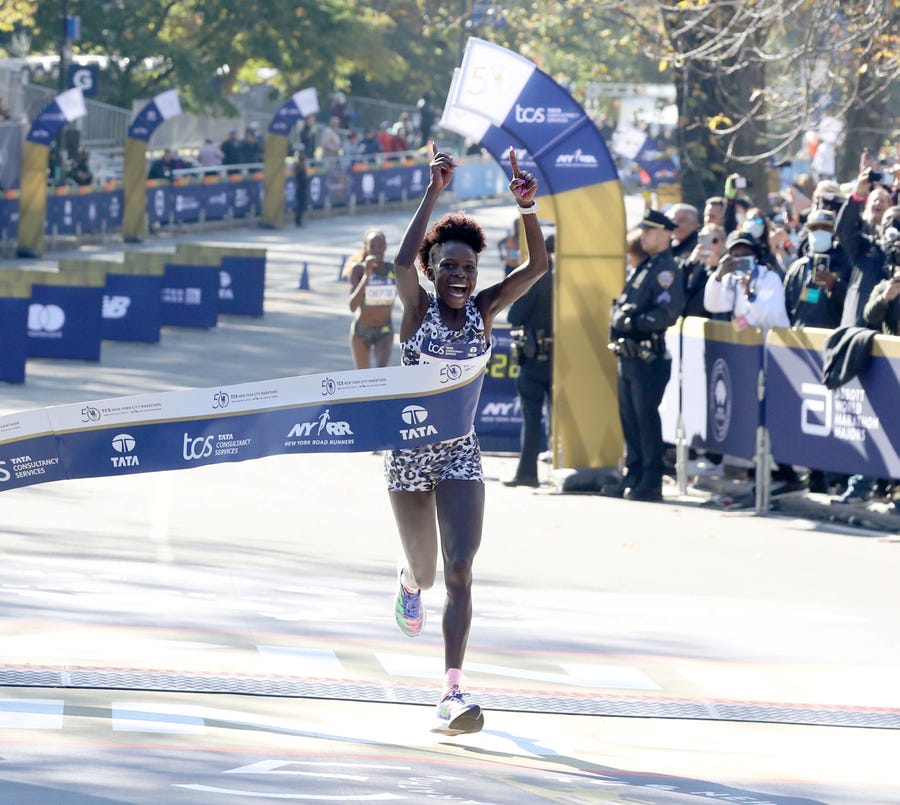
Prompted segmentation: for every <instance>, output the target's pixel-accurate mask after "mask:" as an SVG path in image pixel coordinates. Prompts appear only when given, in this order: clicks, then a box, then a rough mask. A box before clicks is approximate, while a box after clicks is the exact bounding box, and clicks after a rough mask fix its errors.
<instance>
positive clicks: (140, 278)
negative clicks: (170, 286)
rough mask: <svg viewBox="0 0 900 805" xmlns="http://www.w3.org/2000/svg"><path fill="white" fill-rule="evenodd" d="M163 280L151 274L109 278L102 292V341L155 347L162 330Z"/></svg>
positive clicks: (118, 275) (116, 275)
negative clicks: (137, 342)
mask: <svg viewBox="0 0 900 805" xmlns="http://www.w3.org/2000/svg"><path fill="white" fill-rule="evenodd" d="M162 286H163V278H162V277H161V276H158V275H151V274H107V275H106V287H105V288H104V289H103V319H102V324H101V328H100V334H101V337H102V338H105V339H109V340H111V341H141V342H146V343H149V344H155V343H157V342H158V341H159V328H160V327H161V326H162V312H161V311H162Z"/></svg>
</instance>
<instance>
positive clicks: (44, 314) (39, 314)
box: [28, 304, 66, 333]
mask: <svg viewBox="0 0 900 805" xmlns="http://www.w3.org/2000/svg"><path fill="white" fill-rule="evenodd" d="M65 323H66V314H65V312H64V311H63V309H62V308H61V307H60V306H59V305H37V304H35V305H29V306H28V329H29V330H30V331H31V332H32V333H58V332H59V331H60V330H62V328H63V325H64V324H65Z"/></svg>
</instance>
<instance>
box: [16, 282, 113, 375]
mask: <svg viewBox="0 0 900 805" xmlns="http://www.w3.org/2000/svg"><path fill="white" fill-rule="evenodd" d="M102 309H103V289H102V288H94V287H86V286H79V285H37V284H35V285H32V286H31V302H30V304H29V306H28V343H27V347H26V351H27V354H28V357H29V358H72V359H75V360H84V361H99V360H100V330H101V312H102Z"/></svg>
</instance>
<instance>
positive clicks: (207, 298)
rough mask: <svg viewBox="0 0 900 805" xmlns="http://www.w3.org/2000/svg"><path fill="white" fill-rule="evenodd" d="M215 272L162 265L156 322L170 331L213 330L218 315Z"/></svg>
mask: <svg viewBox="0 0 900 805" xmlns="http://www.w3.org/2000/svg"><path fill="white" fill-rule="evenodd" d="M219 285H220V280H219V269H218V268H217V267H215V266H192V265H182V264H180V263H166V268H165V273H164V274H163V281H162V290H161V292H160V299H161V300H162V304H161V307H160V322H161V323H162V325H163V326H164V327H165V326H173V327H215V326H216V324H217V323H218V315H219Z"/></svg>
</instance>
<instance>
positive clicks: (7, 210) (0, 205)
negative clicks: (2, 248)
mask: <svg viewBox="0 0 900 805" xmlns="http://www.w3.org/2000/svg"><path fill="white" fill-rule="evenodd" d="M18 235H19V199H18V197H17V198H0V240H15V239H16V238H17V237H18Z"/></svg>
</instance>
